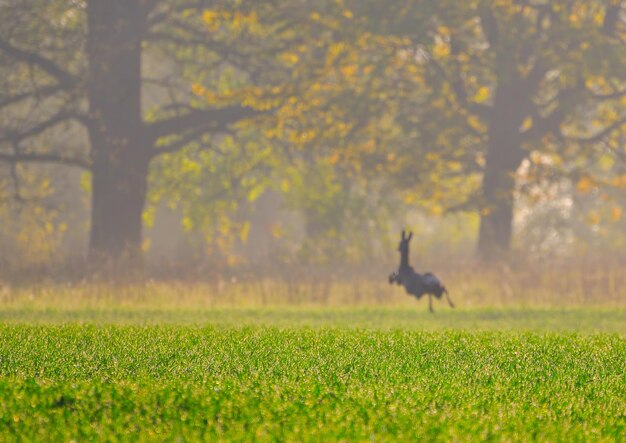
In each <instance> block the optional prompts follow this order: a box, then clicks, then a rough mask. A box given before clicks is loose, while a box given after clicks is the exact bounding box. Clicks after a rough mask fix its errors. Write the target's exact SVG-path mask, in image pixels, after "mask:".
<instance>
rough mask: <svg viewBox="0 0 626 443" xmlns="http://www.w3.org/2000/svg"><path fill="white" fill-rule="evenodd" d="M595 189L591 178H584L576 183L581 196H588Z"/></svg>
mask: <svg viewBox="0 0 626 443" xmlns="http://www.w3.org/2000/svg"><path fill="white" fill-rule="evenodd" d="M592 187H593V182H592V181H591V179H590V178H589V177H583V178H581V179H580V180H578V183H576V190H577V191H578V192H580V193H581V194H586V193H587V192H589V191H590V190H591V188H592Z"/></svg>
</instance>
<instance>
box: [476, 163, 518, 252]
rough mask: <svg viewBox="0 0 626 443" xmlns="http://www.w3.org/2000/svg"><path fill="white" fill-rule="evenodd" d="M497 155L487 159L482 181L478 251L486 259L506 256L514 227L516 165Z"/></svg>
mask: <svg viewBox="0 0 626 443" xmlns="http://www.w3.org/2000/svg"><path fill="white" fill-rule="evenodd" d="M488 157H489V155H488ZM494 157H496V159H492V160H491V161H489V160H487V165H486V170H485V175H484V178H483V185H482V186H483V199H484V204H483V208H482V211H481V216H480V232H479V238H478V254H479V256H480V258H481V259H483V260H485V261H494V260H498V259H505V258H506V257H507V255H508V253H509V250H510V246H511V237H512V231H513V209H514V201H515V199H514V191H515V173H516V171H517V167H515V166H513V165H511V164H508V165H507V164H503V162H501V159H497V156H495V155H494ZM518 166H519V164H518Z"/></svg>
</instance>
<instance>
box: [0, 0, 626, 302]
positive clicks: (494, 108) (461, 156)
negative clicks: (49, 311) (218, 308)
mask: <svg viewBox="0 0 626 443" xmlns="http://www.w3.org/2000/svg"><path fill="white" fill-rule="evenodd" d="M625 39H626V10H625V8H624V5H623V2H621V1H615V0H604V1H601V0H591V1H589V0H586V1H576V0H554V1H541V0H536V1H523V0H519V1H518V0H490V1H486V0H472V1H464V2H459V1H447V0H442V1H430V0H403V1H397V2H382V1H375V0H318V1H314V2H313V1H305V0H289V1H283V0H254V1H252V0H250V1H248V0H231V1H226V0H223V1H220V0H132V1H130V0H82V1H81V0H2V1H0V279H4V280H7V281H12V280H20V279H34V278H36V277H37V278H43V279H61V280H63V279H70V278H77V277H80V278H82V277H83V276H85V275H93V274H96V275H105V276H107V277H109V276H119V275H120V274H125V275H126V274H129V273H132V274H136V273H139V274H143V275H148V276H150V277H151V278H157V279H161V278H163V279H201V280H210V281H217V280H228V281H230V280H231V279H232V278H238V279H244V278H253V279H254V278H260V277H263V278H265V277H268V278H275V279H280V278H285V277H287V276H291V277H293V276H294V275H297V276H306V277H307V278H311V279H313V280H317V281H319V280H324V279H325V278H326V279H352V278H357V277H359V276H361V277H359V278H363V277H362V276H363V275H364V273H366V275H367V277H365V279H369V278H371V279H378V280H381V282H384V279H385V277H386V275H387V273H388V271H391V269H392V267H393V266H395V265H396V262H397V252H396V242H397V237H398V234H399V231H400V230H401V229H402V228H405V227H406V228H409V229H412V230H413V231H414V233H415V235H414V240H413V251H412V253H413V255H414V256H415V257H417V260H416V261H417V266H418V267H419V268H423V267H426V266H428V267H430V268H431V269H438V270H439V271H438V273H440V274H441V273H443V274H444V275H445V273H446V272H448V273H449V274H451V273H453V272H459V273H466V274H468V275H469V274H471V273H475V272H477V270H479V269H498V270H500V271H499V272H511V270H512V271H516V270H521V269H536V270H542V271H546V270H547V269H557V268H558V269H570V268H571V269H576V270H577V272H578V273H579V275H580V277H577V278H582V279H583V283H584V285H589V286H593V287H594V288H595V287H596V286H594V285H596V284H597V282H596V280H598V279H599V278H600V279H602V281H603V282H604V283H606V285H609V286H602V287H601V288H600V289H599V290H601V291H606V290H611V287H610V286H611V285H615V284H617V283H616V282H618V281H617V280H616V279H617V277H616V276H617V275H618V274H620V268H619V266H620V265H619V263H620V260H621V261H622V262H624V259H626V255H625V252H624V251H625V247H626V215H624V208H625V206H626V192H625V191H626V80H625V78H626V77H625V75H624V74H625V73H626V50H625V43H626V42H625ZM600 271H602V272H605V271H608V272H612V273H613V274H612V275H614V278H613V279H612V280H611V279H609V280H607V279H603V278H602V277H598V274H597V272H600ZM533 275H534V274H533ZM602 275H606V274H602ZM552 277H554V276H552ZM302 278H304V277H302ZM585 279H586V280H585ZM565 280H567V278H564V283H563V284H566V283H567V282H566V281H565ZM520 284H528V282H526V283H520ZM582 290H583V291H586V287H584V288H583V289H582ZM612 291H615V287H614V286H613V289H612ZM615 296H617V295H615Z"/></svg>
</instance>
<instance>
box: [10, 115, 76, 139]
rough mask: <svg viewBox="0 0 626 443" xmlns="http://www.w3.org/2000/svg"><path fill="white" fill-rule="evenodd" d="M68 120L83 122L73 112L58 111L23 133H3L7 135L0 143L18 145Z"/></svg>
mask: <svg viewBox="0 0 626 443" xmlns="http://www.w3.org/2000/svg"><path fill="white" fill-rule="evenodd" d="M68 120H77V121H80V122H81V123H82V122H83V119H82V118H81V117H80V116H78V115H77V114H76V113H75V112H72V111H69V112H68V111H60V112H58V113H56V114H54V115H53V116H52V117H50V118H49V119H48V120H46V121H44V122H41V123H39V124H37V125H35V126H33V127H31V128H29V129H27V130H25V131H23V132H9V131H5V132H6V133H7V135H5V136H4V137H1V138H0V143H6V142H12V143H19V142H21V141H22V140H25V139H27V138H29V137H34V136H36V135H39V134H41V133H42V132H44V131H46V130H48V129H50V128H52V127H54V126H56V125H58V124H59V123H63V122H65V121H68Z"/></svg>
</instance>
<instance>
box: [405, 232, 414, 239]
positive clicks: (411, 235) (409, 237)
mask: <svg viewBox="0 0 626 443" xmlns="http://www.w3.org/2000/svg"><path fill="white" fill-rule="evenodd" d="M411 237H413V233H412V232H409V236H408V237H407V239H406V241H409V240H411Z"/></svg>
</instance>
